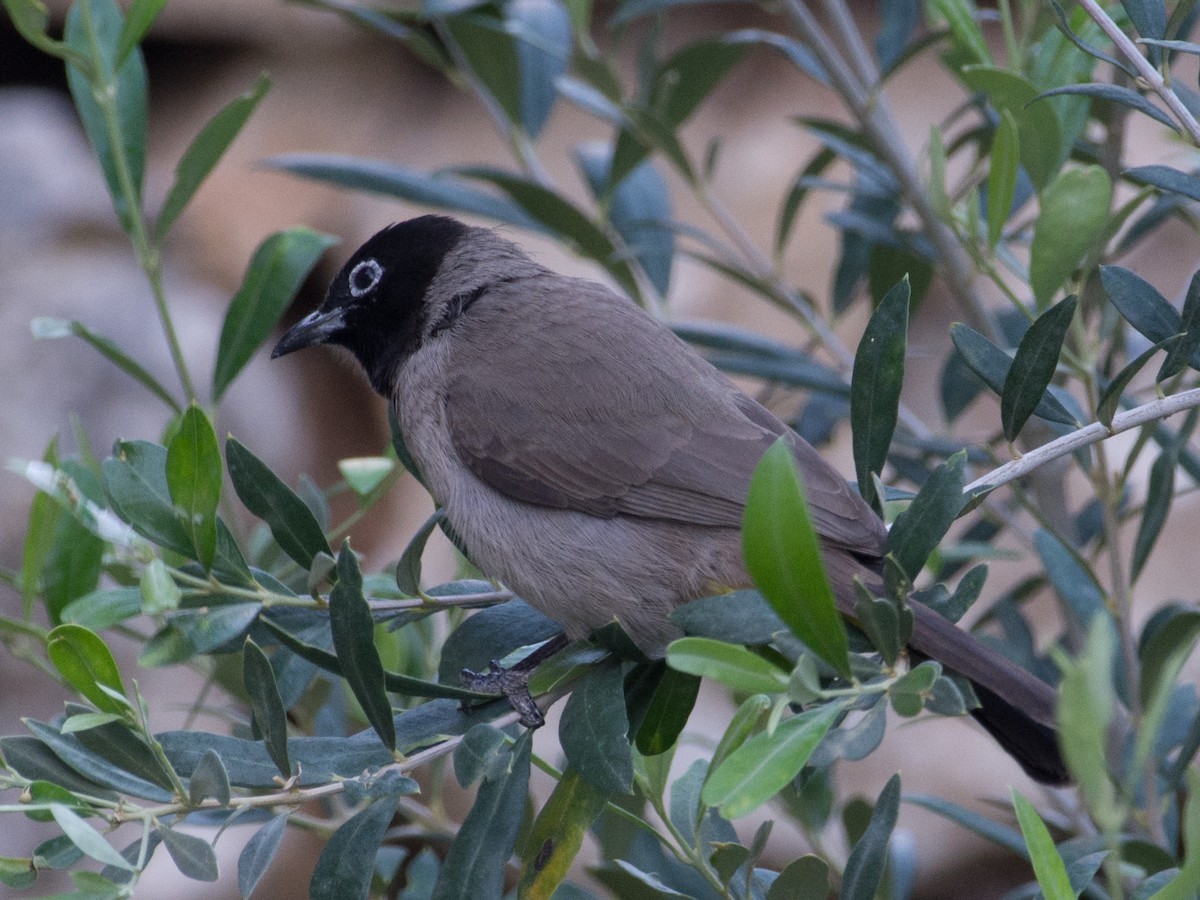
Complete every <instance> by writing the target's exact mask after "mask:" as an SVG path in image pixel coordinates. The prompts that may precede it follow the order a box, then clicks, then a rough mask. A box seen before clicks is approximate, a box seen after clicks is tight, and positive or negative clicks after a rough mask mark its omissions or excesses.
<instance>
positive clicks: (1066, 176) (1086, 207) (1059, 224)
mask: <svg viewBox="0 0 1200 900" xmlns="http://www.w3.org/2000/svg"><path fill="white" fill-rule="evenodd" d="M1111 205H1112V181H1111V180H1110V179H1109V177H1108V173H1107V172H1105V171H1104V169H1102V168H1100V166H1082V167H1080V168H1078V169H1067V170H1066V171H1064V172H1063V173H1062V174H1061V175H1059V176H1058V177H1057V178H1055V179H1054V181H1052V182H1051V183H1050V184H1048V185H1047V186H1046V188H1045V190H1044V191H1042V197H1041V211H1040V212H1039V213H1038V217H1037V221H1036V222H1035V223H1034V226H1033V243H1032V245H1031V246H1030V249H1029V286H1030V287H1031V288H1032V290H1033V296H1034V297H1035V298H1036V299H1037V303H1038V308H1039V309H1045V308H1046V307H1047V306H1049V305H1050V301H1051V299H1052V298H1053V297H1054V293H1055V291H1057V290H1058V288H1059V287H1060V286H1061V285H1062V283H1063V282H1064V281H1066V280H1067V279H1068V278H1070V277H1071V273H1072V272H1074V271H1075V269H1076V268H1077V267H1078V266H1079V264H1080V263H1081V262H1082V261H1083V259H1084V257H1085V256H1086V255H1087V254H1088V252H1089V251H1091V250H1093V247H1094V245H1095V243H1096V241H1097V240H1098V239H1099V238H1100V237H1101V236H1102V235H1103V234H1104V231H1105V228H1106V227H1107V225H1108V211H1109V207H1110V206H1111Z"/></svg>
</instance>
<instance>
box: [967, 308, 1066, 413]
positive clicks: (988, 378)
mask: <svg viewBox="0 0 1200 900" xmlns="http://www.w3.org/2000/svg"><path fill="white" fill-rule="evenodd" d="M950 339H951V340H952V341H953V342H954V349H955V350H957V351H958V353H959V355H960V356H961V357H962V359H963V361H964V362H965V363H966V364H967V366H969V367H970V369H971V371H972V372H974V373H975V374H976V375H978V376H979V377H980V378H981V379H983V382H984V383H985V384H986V385H987V386H988V387H989V388H991V389H992V390H993V391H995V392H996V394H997V395H999V394H1002V393H1003V392H1004V382H1005V380H1006V379H1007V377H1008V370H1009V369H1010V368H1011V367H1012V359H1011V358H1010V357H1009V355H1008V354H1007V353H1005V352H1004V351H1003V350H1001V349H1000V348H999V347H997V346H996V345H995V344H993V343H992V342H991V341H989V340H988V339H987V338H985V337H984V336H983V335H982V334H980V333H979V332H978V331H975V330H974V329H973V328H971V327H970V326H967V325H964V324H962V323H961V322H955V323H954V324H953V325H951V326H950ZM1055 390H1056V389H1055V388H1054V387H1051V388H1050V393H1049V395H1048V396H1044V397H1042V401H1041V402H1040V403H1039V404H1038V406H1037V409H1036V410H1034V415H1036V416H1038V417H1040V418H1042V419H1045V420H1046V421H1047V422H1058V423H1060V424H1062V425H1079V424H1081V423H1079V422H1078V421H1076V418H1075V416H1074V415H1073V414H1072V413H1071V412H1070V411H1069V410H1068V409H1067V408H1066V407H1065V406H1064V405H1063V404H1062V402H1061V401H1060V400H1059V399H1058V398H1057V397H1055V396H1054V393H1055Z"/></svg>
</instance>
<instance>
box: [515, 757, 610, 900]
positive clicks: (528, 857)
mask: <svg viewBox="0 0 1200 900" xmlns="http://www.w3.org/2000/svg"><path fill="white" fill-rule="evenodd" d="M607 802H608V795H607V794H605V793H604V792H603V791H601V790H599V789H597V788H596V787H595V786H594V785H592V783H591V782H590V781H588V780H587V779H586V778H584V777H582V776H581V775H580V774H579V773H578V772H577V771H575V770H574V769H573V768H570V767H568V768H567V770H566V771H565V772H563V775H562V777H561V778H560V779H559V780H558V784H557V785H555V787H554V790H553V792H551V794H550V797H549V798H548V799H547V800H546V802H545V804H543V806H542V809H541V812H539V813H538V814H537V818H536V819H534V821H533V827H532V828H531V829H530V830H529V835H528V837H527V838H526V840H525V841H524V850H523V851H522V853H521V863H522V871H521V883H520V886H519V888H518V890H519V891H520V896H521V897H522V900H550V898H551V895H552V894H553V893H554V891H555V889H556V888H557V887H558V886H559V885H560V884H562V883H563V880H564V879H565V878H566V876H567V873H568V870H569V869H570V866H571V863H572V862H573V861H574V859H575V857H576V855H577V854H578V853H579V848H580V847H581V846H582V845H583V837H584V835H585V834H586V833H587V831H588V829H589V828H591V827H592V823H593V822H595V821H596V818H597V817H598V816H599V815H600V813H601V812H602V811H603V810H604V807H605V806H606V805H607Z"/></svg>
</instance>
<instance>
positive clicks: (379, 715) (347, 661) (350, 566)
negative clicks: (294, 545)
mask: <svg viewBox="0 0 1200 900" xmlns="http://www.w3.org/2000/svg"><path fill="white" fill-rule="evenodd" d="M337 573H338V581H337V584H336V585H334V588H333V592H332V593H331V594H330V595H329V628H330V630H331V631H332V632H333V648H334V650H335V651H336V652H337V657H338V662H339V663H340V664H341V667H342V677H344V678H345V679H346V684H347V685H349V687H350V690H351V691H352V692H353V693H354V697H355V699H356V700H358V702H359V705H360V706H362V709H363V713H364V715H366V717H367V721H368V722H370V723H371V727H372V728H374V729H375V733H376V734H378V735H379V739H380V740H381V741H383V745H384V746H385V747H387V748H388V750H392V751H394V750H395V749H396V726H395V724H394V722H393V719H392V704H391V701H389V700H388V695H387V688H386V687H385V686H384V679H383V663H382V662H381V661H380V659H379V650H378V648H376V646H375V621H374V619H372V618H371V609H370V607H369V606H367V600H366V598H365V597H364V596H363V592H362V572H360V571H359V568H358V560H357V559H355V557H354V551H352V550H351V549H350V542H349V541H346V542H345V543H344V544H342V549H341V552H340V553H338V564H337Z"/></svg>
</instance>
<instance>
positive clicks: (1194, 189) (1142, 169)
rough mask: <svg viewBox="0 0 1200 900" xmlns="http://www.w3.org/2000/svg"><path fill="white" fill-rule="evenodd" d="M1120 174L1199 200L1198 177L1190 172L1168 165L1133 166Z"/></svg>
mask: <svg viewBox="0 0 1200 900" xmlns="http://www.w3.org/2000/svg"><path fill="white" fill-rule="evenodd" d="M1122 174H1124V175H1125V176H1126V177H1128V178H1131V179H1133V180H1134V181H1140V182H1142V183H1143V184H1148V185H1151V186H1152V187H1156V188H1158V189H1159V190H1160V191H1166V192H1167V193H1170V194H1179V195H1181V196H1183V197H1187V198H1188V199H1189V200H1200V178H1197V177H1196V176H1195V175H1193V174H1191V173H1188V172H1180V171H1179V170H1178V169H1172V168H1171V167H1170V166H1135V167H1134V168H1132V169H1126V170H1125V172H1124V173H1122Z"/></svg>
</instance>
